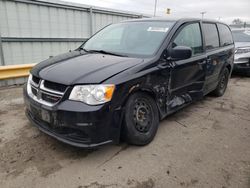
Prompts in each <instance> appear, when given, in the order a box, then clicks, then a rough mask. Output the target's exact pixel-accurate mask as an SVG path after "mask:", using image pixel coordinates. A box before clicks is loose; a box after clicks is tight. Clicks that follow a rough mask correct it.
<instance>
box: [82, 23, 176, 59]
mask: <svg viewBox="0 0 250 188" xmlns="http://www.w3.org/2000/svg"><path fill="white" fill-rule="evenodd" d="M173 23H174V22H166V21H165V22H162V21H158V22H155V21H154V22H124V23H118V24H113V25H110V26H108V27H106V28H104V29H103V30H101V31H100V32H98V33H97V34H96V35H94V36H93V37H92V38H90V39H89V40H88V41H87V42H86V43H85V44H84V45H83V46H82V48H84V49H85V50H87V51H92V50H93V51H100V50H101V51H106V52H112V53H115V54H120V55H126V56H151V55H153V54H154V53H155V52H156V51H157V50H158V49H159V47H160V45H161V44H162V42H163V40H164V38H165V37H166V35H167V32H168V31H169V28H170V27H171V26H172V25H173Z"/></svg>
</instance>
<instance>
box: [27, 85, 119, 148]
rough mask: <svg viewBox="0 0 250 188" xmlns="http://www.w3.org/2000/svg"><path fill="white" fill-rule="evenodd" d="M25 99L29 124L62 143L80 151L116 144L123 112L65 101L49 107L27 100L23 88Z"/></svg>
mask: <svg viewBox="0 0 250 188" xmlns="http://www.w3.org/2000/svg"><path fill="white" fill-rule="evenodd" d="M24 100H25V104H26V116H27V117H28V119H29V120H30V122H31V123H32V124H33V125H34V126H36V127H37V128H39V129H40V130H41V131H42V132H44V133H46V134H48V135H50V136H52V137H54V138H56V139H57V140H59V141H61V142H64V143H66V144H70V145H73V146H76V147H82V148H93V147H97V146H100V145H104V144H108V143H117V142H119V137H120V127H121V119H122V118H121V116H122V110H121V109H117V110H112V107H111V105H110V104H105V105H98V106H89V105H86V104H84V103H82V102H76V101H70V100H64V101H62V102H60V103H59V104H57V105H55V106H53V107H48V106H45V105H43V104H40V103H38V102H37V101H35V100H33V99H32V98H30V97H29V96H28V94H27V92H26V89H24Z"/></svg>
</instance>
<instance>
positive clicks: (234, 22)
mask: <svg viewBox="0 0 250 188" xmlns="http://www.w3.org/2000/svg"><path fill="white" fill-rule="evenodd" d="M232 23H233V24H235V25H240V24H243V21H242V20H241V19H239V18H236V19H234V20H233V21H232Z"/></svg>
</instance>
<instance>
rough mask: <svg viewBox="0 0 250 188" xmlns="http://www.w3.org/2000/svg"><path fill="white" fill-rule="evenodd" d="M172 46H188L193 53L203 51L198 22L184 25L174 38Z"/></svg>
mask: <svg viewBox="0 0 250 188" xmlns="http://www.w3.org/2000/svg"><path fill="white" fill-rule="evenodd" d="M172 45H173V46H172V47H175V46H188V47H190V48H191V49H192V52H193V55H195V54H199V53H202V52H203V47H202V38H201V30H200V25H199V23H193V24H189V25H187V26H185V27H184V28H183V29H182V30H181V31H180V32H179V34H178V35H177V36H176V38H175V39H174V42H173V44H172Z"/></svg>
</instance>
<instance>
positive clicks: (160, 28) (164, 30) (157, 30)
mask: <svg viewBox="0 0 250 188" xmlns="http://www.w3.org/2000/svg"><path fill="white" fill-rule="evenodd" d="M147 31H152V32H164V33H166V32H167V31H168V28H166V27H149V28H148V29H147Z"/></svg>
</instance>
